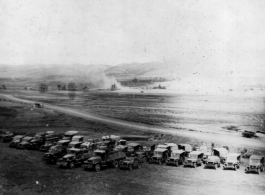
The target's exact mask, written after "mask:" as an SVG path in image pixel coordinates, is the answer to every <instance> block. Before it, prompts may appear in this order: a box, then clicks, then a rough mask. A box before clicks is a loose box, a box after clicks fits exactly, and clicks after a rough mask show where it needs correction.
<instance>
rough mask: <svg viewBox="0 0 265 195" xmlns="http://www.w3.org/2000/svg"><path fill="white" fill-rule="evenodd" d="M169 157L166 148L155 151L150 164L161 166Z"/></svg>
mask: <svg viewBox="0 0 265 195" xmlns="http://www.w3.org/2000/svg"><path fill="white" fill-rule="evenodd" d="M168 157H169V151H168V149H165V148H156V149H155V151H154V155H153V156H152V158H151V159H150V161H149V163H158V164H159V165H161V164H162V163H163V162H165V161H166V160H167V159H168Z"/></svg>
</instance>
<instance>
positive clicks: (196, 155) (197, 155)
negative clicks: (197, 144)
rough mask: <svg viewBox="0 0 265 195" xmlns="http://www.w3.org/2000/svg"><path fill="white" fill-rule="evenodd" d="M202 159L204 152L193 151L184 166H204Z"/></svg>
mask: <svg viewBox="0 0 265 195" xmlns="http://www.w3.org/2000/svg"><path fill="white" fill-rule="evenodd" d="M202 159H203V152H201V151H192V152H191V153H190V154H189V157H188V159H187V160H185V163H184V166H185V167H186V166H192V167H194V168H195V167H197V166H198V165H200V166H201V165H202Z"/></svg>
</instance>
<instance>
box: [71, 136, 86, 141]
mask: <svg viewBox="0 0 265 195" xmlns="http://www.w3.org/2000/svg"><path fill="white" fill-rule="evenodd" d="M83 140H84V136H82V135H75V136H73V138H72V140H71V141H72V142H83Z"/></svg>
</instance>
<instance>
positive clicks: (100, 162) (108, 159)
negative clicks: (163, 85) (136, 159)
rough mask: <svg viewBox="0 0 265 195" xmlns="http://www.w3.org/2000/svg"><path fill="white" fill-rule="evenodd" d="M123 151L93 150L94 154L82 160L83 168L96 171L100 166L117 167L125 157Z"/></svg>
mask: <svg viewBox="0 0 265 195" xmlns="http://www.w3.org/2000/svg"><path fill="white" fill-rule="evenodd" d="M125 156H126V155H125V153H124V152H121V151H109V150H99V149H98V150H95V151H94V155H93V156H92V157H91V158H89V159H88V160H87V161H85V162H84V169H85V170H86V169H90V168H93V169H94V170H95V171H96V172H98V171H100V170H101V168H102V167H106V166H113V167H115V168H118V167H119V165H120V164H121V163H122V161H123V159H124V158H125Z"/></svg>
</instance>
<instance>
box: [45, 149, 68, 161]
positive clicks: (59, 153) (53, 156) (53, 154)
mask: <svg viewBox="0 0 265 195" xmlns="http://www.w3.org/2000/svg"><path fill="white" fill-rule="evenodd" d="M66 153H67V152H66V149H65V148H64V147H63V146H61V145H60V146H58V145H56V146H52V147H51V148H50V149H49V152H48V153H46V154H44V156H43V158H42V160H43V161H45V162H46V163H47V164H55V163H56V162H57V160H58V159H60V158H62V157H63V156H64V155H65V154H66Z"/></svg>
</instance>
